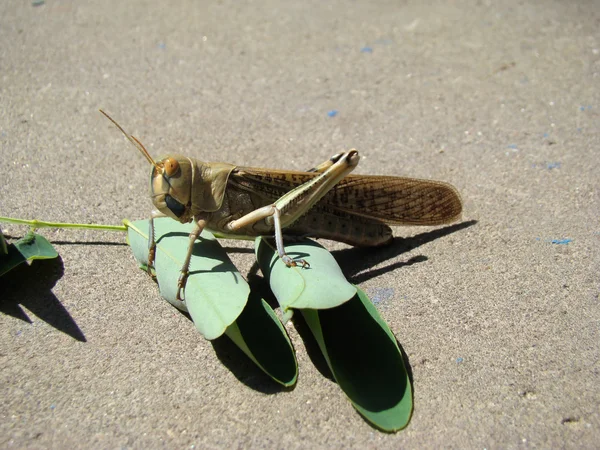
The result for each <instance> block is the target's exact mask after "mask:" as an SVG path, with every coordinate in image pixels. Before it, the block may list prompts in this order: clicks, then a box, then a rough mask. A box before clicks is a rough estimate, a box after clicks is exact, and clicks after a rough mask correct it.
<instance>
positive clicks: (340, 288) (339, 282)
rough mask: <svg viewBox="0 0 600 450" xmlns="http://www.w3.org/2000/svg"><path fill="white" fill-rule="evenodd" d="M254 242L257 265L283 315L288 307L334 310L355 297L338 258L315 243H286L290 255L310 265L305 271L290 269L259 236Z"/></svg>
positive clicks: (306, 240)
mask: <svg viewBox="0 0 600 450" xmlns="http://www.w3.org/2000/svg"><path fill="white" fill-rule="evenodd" d="M255 243H256V250H255V252H256V259H257V261H258V265H259V266H260V269H261V271H262V273H263V274H264V276H265V278H266V279H268V280H269V284H270V286H271V290H272V291H273V293H274V294H275V297H277V301H278V302H279V305H280V306H281V308H282V310H283V312H284V313H286V312H287V310H288V309H289V308H295V309H304V308H312V309H322V308H333V307H335V306H338V305H341V304H342V303H344V302H346V301H348V300H350V299H351V298H352V297H353V296H354V295H355V294H356V287H354V286H353V285H352V284H350V283H348V281H347V280H346V278H345V277H344V274H343V273H342V270H341V269H340V267H339V266H338V264H337V262H336V261H335V258H334V257H333V256H332V255H331V253H329V252H328V251H327V250H326V249H325V248H324V247H322V246H321V245H319V244H317V243H316V242H314V241H311V240H308V239H305V240H303V241H301V242H296V243H286V246H285V250H286V252H287V254H288V255H289V256H291V257H292V258H302V259H304V260H306V261H307V262H308V263H309V264H310V267H305V268H302V267H287V266H286V265H285V264H284V262H283V261H282V260H281V258H280V257H279V255H278V254H277V250H276V249H275V247H274V246H273V245H272V244H271V242H269V241H268V240H267V239H265V238H263V237H258V238H256V241H255Z"/></svg>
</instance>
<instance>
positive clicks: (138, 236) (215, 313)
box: [125, 218, 250, 340]
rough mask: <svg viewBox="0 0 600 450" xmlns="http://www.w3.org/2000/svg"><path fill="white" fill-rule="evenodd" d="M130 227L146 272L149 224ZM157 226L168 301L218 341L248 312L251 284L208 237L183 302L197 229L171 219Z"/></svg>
mask: <svg viewBox="0 0 600 450" xmlns="http://www.w3.org/2000/svg"><path fill="white" fill-rule="evenodd" d="M125 224H126V225H127V227H128V231H127V236H128V243H129V245H130V246H131V249H132V251H133V254H134V256H135V258H136V259H137V260H138V262H139V263H140V264H141V265H142V267H145V266H146V265H147V264H148V231H147V230H149V221H147V220H141V221H136V222H133V223H130V222H125ZM154 224H155V228H154V229H155V238H156V243H157V245H156V258H155V262H154V266H155V270H156V277H157V280H158V286H159V289H160V293H161V295H162V297H163V298H165V299H166V300H167V301H168V302H169V303H171V304H172V305H174V306H175V307H177V308H179V309H181V310H183V311H186V312H188V313H189V314H190V316H191V317H192V320H193V321H194V324H195V325H196V328H197V329H198V331H200V333H202V335H203V336H204V337H205V338H206V339H209V340H211V339H216V338H217V337H219V336H221V335H222V334H223V333H224V332H225V329H226V328H227V327H228V326H230V325H231V324H232V323H233V322H234V321H235V320H236V319H237V318H238V316H239V315H240V313H241V312H242V310H243V309H244V306H245V305H246V301H247V300H248V295H249V293H250V287H249V286H248V283H246V281H245V280H244V278H243V277H242V275H241V274H240V273H239V272H238V271H237V269H236V268H235V266H234V265H233V263H232V262H231V260H230V259H229V257H228V256H227V254H226V253H225V251H224V250H223V249H222V248H221V246H220V245H219V243H218V242H217V240H216V239H215V237H214V236H213V235H212V234H211V233H209V232H208V231H203V232H202V234H201V235H200V237H199V238H198V240H197V241H196V243H195V244H194V248H193V253H192V254H193V256H192V260H191V263H190V275H189V277H188V280H187V284H186V287H185V300H184V301H179V300H177V299H176V295H177V282H178V280H179V274H180V271H181V266H182V265H183V261H184V260H185V256H186V254H187V248H188V243H189V236H188V235H189V233H190V232H191V231H192V228H193V224H180V223H178V222H175V221H174V220H172V219H169V218H160V219H155V220H154ZM142 230H144V231H142Z"/></svg>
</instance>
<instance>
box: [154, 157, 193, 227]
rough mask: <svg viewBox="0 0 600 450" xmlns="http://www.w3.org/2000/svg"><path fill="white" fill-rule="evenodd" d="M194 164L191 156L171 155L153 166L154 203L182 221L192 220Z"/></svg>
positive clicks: (160, 209) (170, 215) (159, 208)
mask: <svg viewBox="0 0 600 450" xmlns="http://www.w3.org/2000/svg"><path fill="white" fill-rule="evenodd" d="M193 170H194V167H193V164H192V162H191V161H190V159H189V158H186V157H185V156H181V155H170V156H166V157H164V158H162V159H161V160H160V161H158V162H157V163H156V164H155V165H154V166H153V167H152V175H151V177H150V191H151V195H152V203H154V206H155V207H156V209H158V210H159V211H160V212H161V213H163V214H165V215H166V216H169V217H170V218H172V219H175V220H177V221H179V222H181V223H187V222H189V221H191V220H192V212H191V203H192V202H191V196H192V179H193Z"/></svg>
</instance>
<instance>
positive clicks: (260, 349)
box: [225, 292, 298, 386]
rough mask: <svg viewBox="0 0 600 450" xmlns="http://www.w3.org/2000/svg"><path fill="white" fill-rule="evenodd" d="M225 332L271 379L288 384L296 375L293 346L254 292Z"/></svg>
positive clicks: (292, 383)
mask: <svg viewBox="0 0 600 450" xmlns="http://www.w3.org/2000/svg"><path fill="white" fill-rule="evenodd" d="M225 334H226V335H227V336H228V337H229V338H230V339H231V340H232V341H233V342H234V343H235V344H236V345H237V346H238V347H239V348H240V349H242V351H243V352H244V353H245V354H246V355H247V356H248V357H249V358H250V359H251V360H252V361H254V362H255V363H256V365H257V366H258V367H260V368H261V369H262V370H263V371H264V372H265V373H267V374H268V375H270V376H271V377H272V378H273V379H274V380H275V381H277V382H278V383H280V384H282V385H284V386H292V385H294V384H295V383H296V380H297V378H298V364H297V362H296V356H295V354H294V348H293V347H292V343H291V342H290V338H289V337H288V335H287V333H286V332H285V329H284V328H283V325H281V322H280V321H279V319H278V318H277V316H276V315H275V313H274V312H273V310H272V309H271V307H270V306H269V305H268V304H267V302H265V301H264V300H263V299H261V298H260V296H259V295H257V294H256V293H255V292H251V294H250V298H249V299H248V303H247V304H246V307H245V308H244V311H243V312H242V314H241V315H240V316H239V317H238V319H237V321H235V322H234V323H233V324H232V325H231V326H229V328H227V330H226V331H225Z"/></svg>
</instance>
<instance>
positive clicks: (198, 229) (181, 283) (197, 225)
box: [176, 216, 206, 301]
mask: <svg viewBox="0 0 600 450" xmlns="http://www.w3.org/2000/svg"><path fill="white" fill-rule="evenodd" d="M205 226H206V218H205V217H203V216H196V217H194V229H193V230H192V232H191V233H190V236H189V239H190V241H189V243H188V250H187V254H186V255H185V261H184V262H183V265H182V266H181V273H180V274H179V280H178V281H177V296H176V299H177V300H180V301H182V300H183V299H182V296H181V294H182V292H183V290H184V289H185V285H186V283H187V279H188V276H189V275H190V260H191V259H192V251H193V250H194V243H195V242H196V239H198V236H200V233H202V230H203V229H204V227H205Z"/></svg>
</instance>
